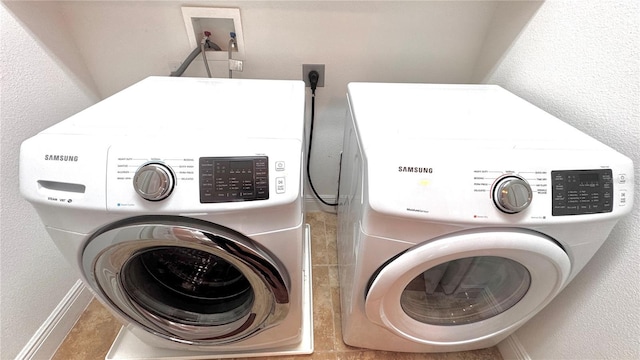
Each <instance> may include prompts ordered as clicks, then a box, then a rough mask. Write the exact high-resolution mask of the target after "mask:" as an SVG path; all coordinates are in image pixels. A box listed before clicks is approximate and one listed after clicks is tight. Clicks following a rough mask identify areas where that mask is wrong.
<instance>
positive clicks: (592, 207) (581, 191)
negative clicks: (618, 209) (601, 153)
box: [551, 169, 614, 216]
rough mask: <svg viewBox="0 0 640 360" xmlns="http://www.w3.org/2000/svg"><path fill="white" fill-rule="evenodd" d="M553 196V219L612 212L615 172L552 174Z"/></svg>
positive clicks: (600, 170) (592, 171)
mask: <svg viewBox="0 0 640 360" xmlns="http://www.w3.org/2000/svg"><path fill="white" fill-rule="evenodd" d="M551 195H552V215H553V216H563V215H582V214H597V213H607V212H611V211H612V210H613V201H614V193H613V176H612V172H611V169H599V170H568V171H552V172H551Z"/></svg>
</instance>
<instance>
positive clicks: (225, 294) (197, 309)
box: [82, 217, 291, 345]
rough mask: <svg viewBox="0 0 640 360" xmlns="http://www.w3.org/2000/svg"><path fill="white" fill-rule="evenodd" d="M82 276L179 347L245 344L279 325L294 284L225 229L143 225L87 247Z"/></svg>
mask: <svg viewBox="0 0 640 360" xmlns="http://www.w3.org/2000/svg"><path fill="white" fill-rule="evenodd" d="M82 264H83V271H84V273H85V276H86V278H87V279H88V280H89V283H90V286H91V287H92V288H93V290H94V291H96V292H97V293H98V294H100V296H101V297H102V298H103V299H105V300H106V301H108V302H109V303H110V304H111V306H112V309H113V310H115V311H116V312H118V313H119V314H120V315H122V316H124V317H125V318H126V319H127V320H128V321H130V322H131V323H133V324H136V325H138V326H140V327H141V328H143V329H144V330H146V331H148V332H150V333H153V334H155V335H158V336H160V337H163V338H165V339H168V340H172V341H175V342H179V343H185V344H191V345H217V344H226V343H231V342H235V341H239V340H242V339H245V338H247V337H250V336H252V335H255V334H257V333H258V332H260V331H262V330H264V329H267V328H269V327H271V326H274V325H277V324H278V323H280V322H281V321H282V320H283V319H284V318H285V317H286V315H287V313H288V311H289V306H290V305H289V301H290V300H289V298H290V294H289V291H290V288H291V285H290V280H289V277H288V274H287V273H286V271H285V270H284V269H283V266H282V265H280V263H279V262H278V261H277V259H275V258H274V257H273V256H272V255H270V254H269V252H268V251H266V250H265V249H262V248H261V247H259V246H258V245H257V244H255V243H253V242H251V240H250V239H248V238H246V237H244V236H243V235H241V234H239V233H236V232H234V231H232V230H229V229H227V228H224V227H221V226H216V225H213V224H208V223H205V222H202V221H196V220H194V219H187V218H179V217H140V218H133V219H130V220H127V221H125V222H122V223H120V224H115V225H113V226H110V227H109V228H107V229H104V230H102V231H100V232H99V233H98V234H96V235H95V236H93V237H92V238H91V240H89V242H88V244H87V246H86V247H85V249H84V251H83V257H82Z"/></svg>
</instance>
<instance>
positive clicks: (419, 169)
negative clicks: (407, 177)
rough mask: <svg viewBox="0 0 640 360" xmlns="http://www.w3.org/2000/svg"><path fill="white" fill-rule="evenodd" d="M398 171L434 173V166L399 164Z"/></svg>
mask: <svg viewBox="0 0 640 360" xmlns="http://www.w3.org/2000/svg"><path fill="white" fill-rule="evenodd" d="M398 172H408V173H419V174H432V173H433V168H428V167H417V166H398Z"/></svg>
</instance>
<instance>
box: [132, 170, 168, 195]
mask: <svg viewBox="0 0 640 360" xmlns="http://www.w3.org/2000/svg"><path fill="white" fill-rule="evenodd" d="M175 186H176V180H175V176H174V174H173V171H172V170H171V168H169V167H168V166H167V165H164V164H162V163H157V162H151V163H146V164H144V165H142V166H141V167H140V168H139V169H138V170H137V171H136V174H135V175H134V177H133V188H134V189H135V190H136V193H138V195H140V196H141V197H142V198H143V199H145V200H149V201H160V200H164V199H166V198H167V197H168V196H169V195H171V192H172V191H173V188H174V187H175Z"/></svg>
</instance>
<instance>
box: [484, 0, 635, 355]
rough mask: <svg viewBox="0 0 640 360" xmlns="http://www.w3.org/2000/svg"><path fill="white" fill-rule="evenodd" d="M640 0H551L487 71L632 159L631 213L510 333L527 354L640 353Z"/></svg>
mask: <svg viewBox="0 0 640 360" xmlns="http://www.w3.org/2000/svg"><path fill="white" fill-rule="evenodd" d="M639 6H640V5H639V3H638V2H637V1H635V2H634V1H547V2H545V3H544V5H542V7H541V8H540V9H539V11H538V13H537V14H536V16H535V17H534V18H533V19H532V20H531V21H530V23H529V25H528V27H527V28H526V29H525V30H524V31H523V32H522V33H521V35H520V36H519V38H518V39H517V40H516V41H515V42H514V43H513V45H512V47H511V49H510V50H509V51H508V52H507V53H506V54H505V56H504V57H503V58H502V59H501V60H500V61H499V62H497V63H496V64H495V68H494V70H493V73H492V74H491V75H490V76H488V77H487V78H486V79H485V81H486V82H488V83H497V84H500V85H503V86H505V87H506V88H508V89H510V90H512V91H514V92H515V93H517V94H519V95H520V96H522V97H524V98H526V99H528V100H529V101H531V102H533V103H535V104H537V105H538V106H540V107H541V108H543V109H545V110H547V111H548V112H550V113H552V114H554V115H556V116H558V117H559V118H561V119H564V120H565V121H566V122H568V123H570V124H572V125H573V126H575V127H577V128H578V129H581V130H582V131H584V132H586V133H588V134H589V135H591V136H593V137H595V138H597V139H598V140H600V141H602V142H604V143H605V144H607V145H609V146H611V147H613V148H614V149H616V150H618V151H619V152H621V153H623V154H625V155H627V156H628V157H630V158H632V159H633V161H634V165H635V178H636V187H635V210H634V211H633V213H632V214H631V215H630V216H628V217H626V218H625V219H624V220H622V221H621V222H620V223H619V224H618V225H617V227H616V228H615V229H614V231H613V232H612V234H611V236H610V237H609V239H608V241H607V242H606V243H605V244H604V245H603V247H602V248H601V249H600V251H599V252H598V253H597V254H596V256H595V257H594V258H593V259H592V261H591V263H589V264H588V265H587V266H586V268H585V269H584V270H583V271H582V272H581V273H580V274H579V275H578V277H577V278H576V279H575V280H574V281H573V282H572V283H571V284H570V285H569V286H568V287H567V288H566V289H565V290H564V291H563V293H561V294H560V296H559V297H558V298H556V299H555V300H554V301H553V302H552V303H551V304H550V305H549V306H548V307H547V308H546V309H545V310H543V311H542V312H541V313H540V314H538V315H537V316H536V317H535V318H534V319H533V320H531V321H530V322H529V323H528V324H527V325H525V326H524V327H523V328H521V329H520V330H519V331H518V332H517V333H516V336H517V338H518V339H519V340H520V342H521V343H522V344H523V345H524V348H525V350H526V352H527V353H528V354H529V355H530V356H531V358H533V359H596V358H609V359H638V358H640V346H639V342H638V341H639V340H638V339H640V315H639V313H638V311H637V304H638V300H639V299H640V267H639V266H638V264H640V242H639V241H638V239H640V212H639V210H638V208H639V207H640V200H639V199H640V191H639V190H640V189H638V183H640V182H639V181H638V179H640V176H639V169H640V146H639V145H638V144H640V43H639V42H640V33H639V30H640V10H639ZM498 11H500V10H498ZM493 25H494V28H493V29H492V30H491V31H496V32H498V31H500V28H501V27H500V24H495V23H494V24H493ZM491 31H490V32H491Z"/></svg>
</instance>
